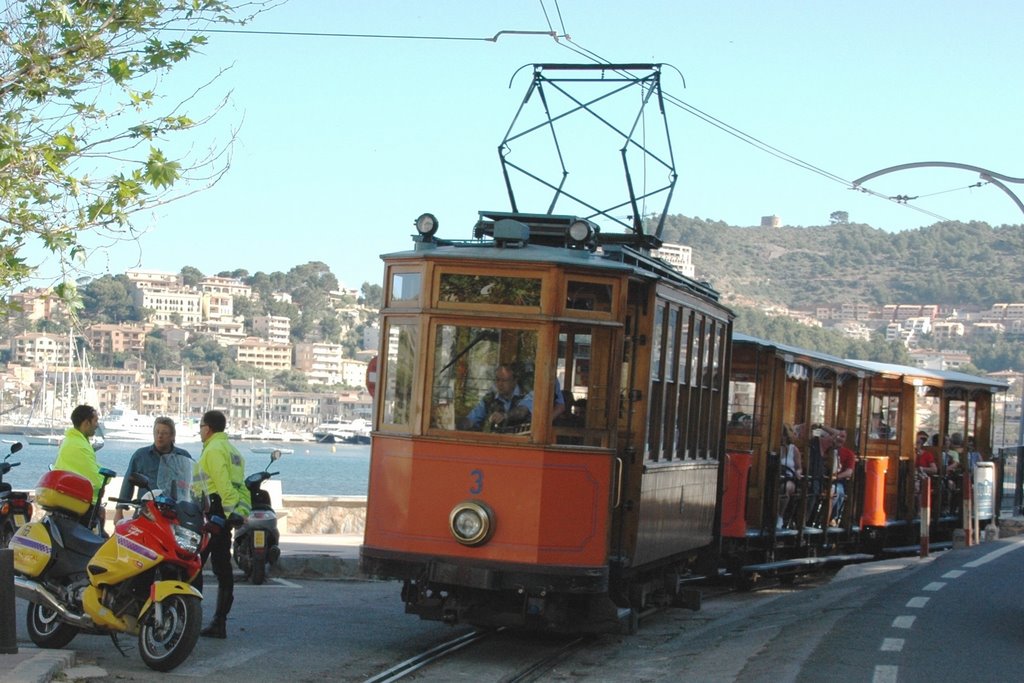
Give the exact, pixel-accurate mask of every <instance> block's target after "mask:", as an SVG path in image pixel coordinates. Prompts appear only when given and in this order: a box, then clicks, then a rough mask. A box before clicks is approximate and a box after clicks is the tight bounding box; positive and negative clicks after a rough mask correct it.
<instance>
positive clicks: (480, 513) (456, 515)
mask: <svg viewBox="0 0 1024 683" xmlns="http://www.w3.org/2000/svg"><path fill="white" fill-rule="evenodd" d="M448 526H449V528H450V529H451V532H452V536H454V537H455V540H456V541H458V542H459V543H461V544H462V545H481V544H483V543H486V542H487V541H488V540H489V539H490V537H491V534H493V533H494V513H492V512H491V510H490V508H488V507H487V506H486V505H484V504H483V503H480V502H477V501H474V500H469V501H466V502H463V503H459V504H458V505H456V506H455V507H454V508H452V511H451V514H450V515H448Z"/></svg>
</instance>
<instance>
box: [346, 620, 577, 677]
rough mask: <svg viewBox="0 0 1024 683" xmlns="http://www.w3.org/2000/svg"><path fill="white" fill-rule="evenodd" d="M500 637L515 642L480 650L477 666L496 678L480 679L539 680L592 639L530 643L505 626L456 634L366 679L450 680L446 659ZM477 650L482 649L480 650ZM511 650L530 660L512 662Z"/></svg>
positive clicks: (517, 655)
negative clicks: (483, 650)
mask: <svg viewBox="0 0 1024 683" xmlns="http://www.w3.org/2000/svg"><path fill="white" fill-rule="evenodd" d="M500 638H508V639H513V640H514V642H511V643H510V642H509V641H506V642H505V643H498V644H495V648H494V650H493V651H492V652H491V653H487V652H483V653H481V654H480V661H478V662H475V663H474V664H473V666H474V667H479V668H480V669H481V670H487V671H490V672H491V673H493V678H492V677H490V676H484V675H482V676H478V678H479V679H480V680H495V681H499V683H530V682H531V681H536V680H538V679H539V678H540V677H541V676H543V675H544V674H545V673H547V672H548V671H550V670H551V669H552V668H553V667H555V666H556V665H557V664H558V663H559V662H561V661H562V660H564V659H565V658H566V657H567V656H569V655H570V654H571V653H572V652H573V651H574V650H575V649H576V648H578V647H580V646H581V645H583V644H585V643H587V642H590V640H591V638H590V637H589V636H578V637H575V638H572V639H569V640H565V641H561V642H558V643H556V644H555V645H553V646H552V645H551V644H550V643H549V642H543V643H541V642H539V641H536V640H534V641H533V642H532V643H530V642H527V641H524V640H522V639H521V638H519V637H518V635H517V634H515V633H513V632H511V631H507V629H504V628H499V629H494V630H476V631H471V632H470V633H466V634H463V635H461V636H459V637H457V638H452V639H451V640H448V641H446V642H444V643H441V644H439V645H435V646H434V647H432V648H430V649H428V650H426V651H424V652H422V653H420V654H417V655H414V656H412V657H409V658H408V659H406V660H404V661H401V662H399V663H397V664H395V665H394V666H392V667H391V668H389V669H387V670H386V671H382V672H381V673H379V674H377V675H376V676H373V677H371V678H368V679H366V681H365V682H364V683H390V682H391V681H400V680H402V679H405V678H407V677H410V676H413V675H414V674H416V675H417V677H419V676H424V677H425V678H424V680H434V679H436V680H450V678H451V677H450V676H448V675H445V673H444V671H443V667H444V666H445V662H444V661H443V660H446V659H447V658H449V657H451V656H452V655H455V654H456V653H459V652H463V653H464V654H466V652H465V651H466V650H467V649H468V648H472V647H473V646H480V645H481V644H483V643H484V641H488V640H493V639H500ZM476 651H477V652H480V651H479V650H476ZM509 652H514V653H515V654H514V655H513V657H514V658H515V659H524V660H527V663H526V664H523V665H520V666H517V665H516V664H515V662H509V654H508V653H509ZM447 664H448V665H457V666H459V667H460V670H462V669H464V668H465V663H464V662H459V663H458V664H453V663H452V662H451V661H450V660H449V661H448V662H447ZM426 667H431V669H430V670H426V671H425V669H426ZM510 669H511V671H509V670H510Z"/></svg>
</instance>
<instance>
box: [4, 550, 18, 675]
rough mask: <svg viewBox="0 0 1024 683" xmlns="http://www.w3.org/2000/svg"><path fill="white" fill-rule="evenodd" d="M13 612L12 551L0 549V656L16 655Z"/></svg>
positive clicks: (15, 629) (16, 635)
mask: <svg viewBox="0 0 1024 683" xmlns="http://www.w3.org/2000/svg"><path fill="white" fill-rule="evenodd" d="M15 622H16V620H15V612H14V551H13V550H11V549H10V548H0V654H4V655H16V654H18V629H17V626H15Z"/></svg>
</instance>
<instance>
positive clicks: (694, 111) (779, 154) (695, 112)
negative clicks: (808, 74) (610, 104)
mask: <svg viewBox="0 0 1024 683" xmlns="http://www.w3.org/2000/svg"><path fill="white" fill-rule="evenodd" d="M556 4H557V0H556ZM565 41H566V42H559V44H560V45H562V46H563V47H566V48H568V49H569V50H570V51H572V52H575V53H576V54H578V55H580V56H583V57H584V58H586V59H589V60H591V61H593V62H595V63H597V64H611V62H610V61H609V60H607V59H605V58H604V57H602V56H600V55H598V54H597V53H596V52H594V51H592V50H589V49H587V48H585V47H583V46H582V45H580V44H579V43H578V42H576V41H574V40H573V39H572V38H571V37H570V36H569V35H568V34H567V33H566V36H565ZM570 44H571V46H570ZM662 93H663V95H664V98H665V100H666V101H667V102H669V103H670V104H673V105H675V106H676V107H678V108H679V109H682V110H683V111H685V112H687V113H689V114H691V115H692V116H694V117H696V118H698V119H700V120H702V121H704V122H705V123H707V124H709V125H711V126H714V127H715V128H718V129H719V130H721V131H722V132H724V133H726V134H728V135H731V136H733V137H735V138H736V139H738V140H740V141H741V142H744V143H746V144H749V145H751V146H752V147H755V148H756V149H759V150H761V151H762V152H765V153H767V154H770V155H771V156H774V157H776V158H778V159H780V160H782V161H785V162H786V163H789V164H792V165H794V166H797V167H798V168H802V169H804V170H806V171H810V172H811V173H815V174H817V175H820V176H822V177H824V178H826V179H827V180H831V181H832V182H836V183H839V184H840V185H843V186H845V187H846V188H847V189H851V190H857V191H859V192H863V193H865V194H868V195H872V196H874V197H878V198H880V199H885V200H888V201H893V202H895V203H897V204H900V205H901V206H906V207H908V208H910V209H913V210H915V211H918V212H920V213H923V214H925V215H928V216H931V217H932V218H935V219H937V220H940V221H949V220H950V219H949V218H946V217H945V216H942V215H940V214H937V213H935V212H933V211H929V210H928V209H925V208H923V207H920V206H916V205H913V204H910V203H908V202H907V201H899V200H897V198H896V197H891V196H889V195H886V194H883V193H881V192H877V191H875V190H871V189H868V188H866V187H858V186H855V185H854V184H853V182H852V181H850V180H847V179H846V178H843V177H842V176H839V175H837V174H835V173H832V172H831V171H827V170H825V169H823V168H821V167H819V166H816V165H815V164H812V163H811V162H808V161H804V160H803V159H800V158H798V157H796V156H793V155H792V154H789V153H788V152H785V151H783V150H781V149H778V148H777V147H774V146H772V145H770V144H768V143H766V142H764V141H763V140H760V139H758V138H757V137H755V136H753V135H750V134H749V133H746V132H744V131H742V130H740V129H738V128H736V127H735V126H732V125H730V124H728V123H726V122H725V121H722V120H721V119H719V118H717V117H715V116H712V115H711V114H708V113H707V112H705V111H703V110H701V109H699V108H697V107H695V106H693V105H691V104H689V103H688V102H686V101H684V100H682V99H681V98H679V97H676V96H675V95H673V94H671V93H668V92H665V91H664V90H663V91H662ZM922 196H924V197H927V196H931V195H922ZM901 197H902V195H901Z"/></svg>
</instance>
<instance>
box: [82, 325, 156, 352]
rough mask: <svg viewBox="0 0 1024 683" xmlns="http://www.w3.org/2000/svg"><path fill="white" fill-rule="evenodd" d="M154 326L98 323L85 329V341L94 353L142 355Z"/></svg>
mask: <svg viewBox="0 0 1024 683" xmlns="http://www.w3.org/2000/svg"><path fill="white" fill-rule="evenodd" d="M152 329H153V326H152V325H137V324H131V325H129V324H121V325H116V324H113V323H97V324H95V325H90V326H89V327H87V328H86V329H85V339H86V341H87V342H88V343H89V348H90V350H91V351H93V352H94V353H142V352H143V351H144V350H145V348H146V334H147V333H148V332H149V331H150V330H152Z"/></svg>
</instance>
